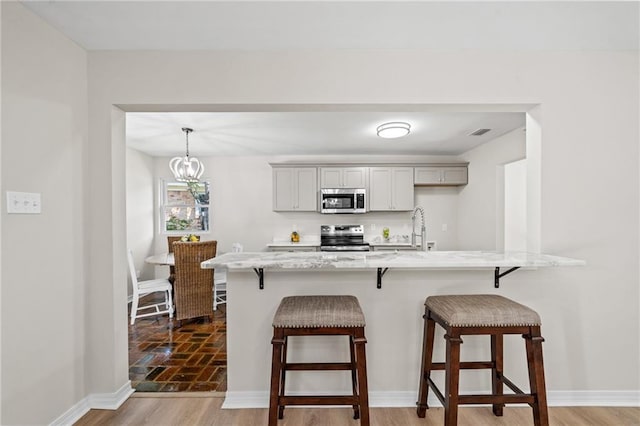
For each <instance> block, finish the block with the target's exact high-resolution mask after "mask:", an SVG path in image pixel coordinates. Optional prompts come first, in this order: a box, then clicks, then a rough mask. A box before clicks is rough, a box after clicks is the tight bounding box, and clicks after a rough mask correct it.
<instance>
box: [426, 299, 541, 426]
mask: <svg viewBox="0 0 640 426" xmlns="http://www.w3.org/2000/svg"><path fill="white" fill-rule="evenodd" d="M424 305H425V314H424V317H423V318H424V337H423V347H422V367H421V369H420V378H419V381H420V391H419V394H418V403H417V405H418V409H417V415H418V417H425V412H426V410H427V409H428V408H429V406H428V405H427V395H428V393H429V387H431V389H433V392H434V393H435V395H436V396H437V397H438V399H439V400H440V402H441V403H442V405H443V406H444V416H445V419H444V424H445V425H449V426H455V425H456V424H458V405H461V404H492V405H493V414H495V415H496V416H499V417H500V416H502V414H503V408H504V406H505V404H523V403H524V404H529V405H530V406H531V407H532V408H533V423H534V424H535V425H538V426H547V425H549V414H548V410H547V395H546V391H545V380H544V365H543V361H542V342H544V339H543V338H542V336H541V335H540V325H541V321H540V316H539V315H538V314H537V313H536V312H535V311H534V310H533V309H530V308H528V307H526V306H524V305H521V304H520V303H516V302H514V301H513V300H510V299H507V298H506V297H502V296H498V295H494V294H491V295H487V294H480V295H453V296H429V297H427V299H426V301H425V303H424ZM436 323H438V324H439V325H440V326H441V327H442V328H443V329H444V330H445V336H444V337H445V339H446V341H447V343H446V352H447V354H446V360H447V362H446V363H444V362H432V357H433V342H434V334H435V328H436ZM513 334H520V335H522V337H523V338H524V340H525V345H526V353H527V363H528V367H529V388H530V393H524V392H523V391H522V390H520V389H519V388H518V387H517V386H516V385H515V384H514V383H513V382H512V381H511V380H509V379H508V378H507V377H505V376H504V374H503V339H504V336H505V335H513ZM463 335H490V336H491V360H490V361H478V362H460V345H461V344H462V343H463V341H462V338H461V337H462V336H463ZM466 369H491V387H492V392H491V394H489V395H486V394H482V395H459V389H458V386H459V381H460V370H466ZM433 370H444V371H445V388H446V392H445V395H447V396H446V397H445V396H444V395H443V394H442V392H441V391H440V390H439V389H438V387H437V386H436V385H435V383H434V382H433V381H432V380H431V377H430V376H431V371H433ZM504 385H506V386H507V387H508V388H509V389H511V390H512V391H513V392H514V394H504V392H503V387H504Z"/></svg>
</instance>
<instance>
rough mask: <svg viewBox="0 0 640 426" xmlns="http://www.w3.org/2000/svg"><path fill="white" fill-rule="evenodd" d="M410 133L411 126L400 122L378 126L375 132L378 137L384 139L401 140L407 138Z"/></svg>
mask: <svg viewBox="0 0 640 426" xmlns="http://www.w3.org/2000/svg"><path fill="white" fill-rule="evenodd" d="M410 131H411V125H410V124H409V123H405V122H402V121H393V122H391V123H384V124H381V125H379V126H378V128H377V129H376V132H378V136H380V137H381V138H385V139H393V138H401V137H403V136H407V135H408V134H409V132H410Z"/></svg>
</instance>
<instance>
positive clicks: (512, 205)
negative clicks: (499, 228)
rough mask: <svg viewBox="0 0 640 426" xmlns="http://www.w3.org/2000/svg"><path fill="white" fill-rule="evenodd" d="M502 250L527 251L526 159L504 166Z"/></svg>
mask: <svg viewBox="0 0 640 426" xmlns="http://www.w3.org/2000/svg"><path fill="white" fill-rule="evenodd" d="M504 250H505V251H526V250H527V159H526V158H525V159H523V160H518V161H514V162H511V163H508V164H505V165H504Z"/></svg>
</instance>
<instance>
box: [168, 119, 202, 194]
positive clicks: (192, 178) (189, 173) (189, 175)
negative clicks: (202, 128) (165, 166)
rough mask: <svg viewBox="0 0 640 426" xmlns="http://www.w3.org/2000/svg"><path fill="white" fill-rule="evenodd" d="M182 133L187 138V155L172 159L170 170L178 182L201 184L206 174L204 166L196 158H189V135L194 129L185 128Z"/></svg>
mask: <svg viewBox="0 0 640 426" xmlns="http://www.w3.org/2000/svg"><path fill="white" fill-rule="evenodd" d="M182 131H183V132H184V133H185V135H186V138H187V155H185V156H184V157H174V158H172V159H171V161H169V168H170V169H171V171H172V172H173V176H174V177H175V178H176V180H177V181H178V182H199V181H200V176H202V173H203V172H204V165H203V164H202V163H201V162H200V161H199V160H198V159H197V158H196V157H193V158H190V157H189V133H191V132H193V129H190V128H188V127H183V128H182Z"/></svg>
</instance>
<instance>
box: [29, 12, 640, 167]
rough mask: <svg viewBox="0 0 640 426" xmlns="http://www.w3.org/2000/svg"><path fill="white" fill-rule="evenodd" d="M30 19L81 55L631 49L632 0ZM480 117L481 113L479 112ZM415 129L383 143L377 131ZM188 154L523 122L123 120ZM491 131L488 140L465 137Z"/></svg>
mask: <svg viewBox="0 0 640 426" xmlns="http://www.w3.org/2000/svg"><path fill="white" fill-rule="evenodd" d="M22 2H23V4H24V5H25V6H26V7H28V8H29V9H30V10H32V11H33V12H34V13H36V14H37V15H39V16H40V17H42V18H43V19H44V20H46V21H47V22H49V23H50V24H51V25H52V26H54V27H55V28H57V29H58V30H60V31H61V32H62V33H64V34H66V35H67V36H68V37H69V38H70V39H72V40H73V41H75V42H76V43H77V44H79V45H80V46H82V47H83V48H85V49H87V50H218V49H225V50H227V49H234V50H286V49H306V50H308V49H486V50H500V49H507V50H637V49H638V45H639V38H640V37H639V36H638V35H639V33H640V30H639V24H638V16H639V3H638V2H635V1H634V2H579V1H568V2H552V1H548V2H516V1H513V2H500V1H499V2H481V1H472V2H458V1H449V2H436V1H413V2H404V1H362V0H358V1H351V2H348V1H333V2H332V1H305V0H300V1H226V2H225V1H214V0H209V1H95V0H86V1H60V0H47V1H32V0H22ZM479 111H481V110H479ZM394 120H402V121H408V122H410V123H411V125H412V132H411V134H410V135H409V136H407V137H405V138H401V139H393V140H388V139H381V138H378V137H377V136H376V134H375V128H376V126H377V125H379V124H381V123H383V122H387V121H394ZM185 126H186V127H192V128H193V129H194V133H192V134H191V135H190V148H191V154H192V155H194V156H208V155H225V156H226V155H297V154H302V155H304V154H363V153H364V154H412V155H415V154H459V153H461V152H464V151H466V150H468V149H471V148H473V147H474V146H477V145H479V144H481V143H484V142H486V141H487V140H491V139H493V138H495V137H497V136H499V135H501V134H504V133H506V132H508V131H510V130H513V129H516V128H520V127H524V114H522V113H496V112H491V113H488V112H483V113H481V112H474V113H469V112H465V113H462V112H448V113H444V112H438V113H436V112H415V111H412V112H398V111H395V112H390V111H382V112H376V111H373V112H372V111H368V112H354V111H351V112H349V111H342V112H338V111H303V112H276V111H273V112H210V113H129V114H128V115H127V144H128V145H129V146H130V147H132V148H135V149H138V150H140V151H143V152H146V153H148V154H150V155H154V156H173V155H183V153H184V134H183V133H182V132H181V130H180V129H181V128H182V127H185ZM478 128H490V129H492V130H491V131H490V132H489V133H487V134H485V135H484V136H479V137H471V136H468V134H469V133H470V132H472V131H474V130H476V129H478Z"/></svg>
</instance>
